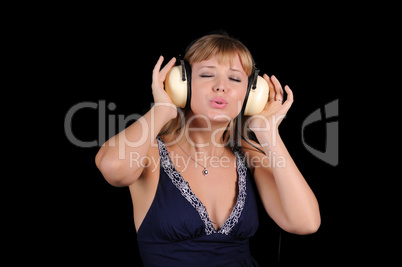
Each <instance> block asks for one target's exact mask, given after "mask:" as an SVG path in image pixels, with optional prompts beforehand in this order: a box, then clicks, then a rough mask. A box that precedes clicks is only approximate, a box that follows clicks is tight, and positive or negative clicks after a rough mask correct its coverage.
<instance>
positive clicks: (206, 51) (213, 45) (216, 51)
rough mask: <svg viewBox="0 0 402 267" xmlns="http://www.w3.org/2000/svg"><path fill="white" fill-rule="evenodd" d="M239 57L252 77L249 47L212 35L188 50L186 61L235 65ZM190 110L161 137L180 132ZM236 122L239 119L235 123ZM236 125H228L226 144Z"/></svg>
mask: <svg viewBox="0 0 402 267" xmlns="http://www.w3.org/2000/svg"><path fill="white" fill-rule="evenodd" d="M237 56H238V57H239V59H240V63H241V65H242V67H243V70H244V72H245V73H246V74H247V76H250V75H251V73H252V71H253V68H254V61H253V58H252V56H251V53H250V51H249V50H248V49H247V47H246V46H244V45H243V44H242V43H241V42H240V41H238V40H237V39H234V38H232V37H230V36H228V35H226V34H211V35H206V36H203V37H201V38H199V39H197V40H196V41H195V42H193V43H192V44H191V45H190V46H189V48H188V49H187V51H186V54H185V56H184V60H185V61H187V62H188V63H189V64H190V66H192V65H193V64H194V63H196V62H201V61H204V60H208V59H210V58H212V57H217V60H218V62H219V63H222V62H227V61H229V63H230V65H233V60H234V59H235V58H236V57H237ZM189 110H190V108H187V109H181V111H182V112H179V114H178V115H177V117H176V118H175V119H172V120H170V121H169V122H168V123H167V124H166V125H165V126H164V127H163V128H162V130H161V131H160V132H159V135H166V134H174V133H176V132H177V131H178V130H180V129H181V128H182V126H183V125H184V121H183V119H185V118H186V116H187V113H188V111H189ZM183 115H184V118H183ZM236 120H237V118H236V119H235V120H234V121H236ZM235 124H236V122H235V123H230V124H229V125H228V129H227V131H226V132H225V133H224V135H223V140H224V141H225V142H226V140H227V139H228V138H229V136H230V133H231V132H233V130H234V128H233V127H234V125H235ZM228 133H229V135H228ZM234 135H236V134H234ZM232 138H234V136H232Z"/></svg>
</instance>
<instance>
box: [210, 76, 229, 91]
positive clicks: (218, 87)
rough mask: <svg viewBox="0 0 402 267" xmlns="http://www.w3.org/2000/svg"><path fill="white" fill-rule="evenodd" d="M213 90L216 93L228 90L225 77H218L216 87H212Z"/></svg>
mask: <svg viewBox="0 0 402 267" xmlns="http://www.w3.org/2000/svg"><path fill="white" fill-rule="evenodd" d="M212 90H213V91H214V92H215V93H219V92H225V90H226V85H225V84H224V82H223V79H221V78H220V79H217V81H216V84H215V85H214V87H213V88H212Z"/></svg>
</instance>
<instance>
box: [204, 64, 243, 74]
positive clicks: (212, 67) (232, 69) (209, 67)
mask: <svg viewBox="0 0 402 267" xmlns="http://www.w3.org/2000/svg"><path fill="white" fill-rule="evenodd" d="M202 68H208V69H215V68H216V66H202V67H201V68H200V69H202ZM229 70H231V71H237V72H240V73H243V72H242V71H241V70H238V69H234V68H229Z"/></svg>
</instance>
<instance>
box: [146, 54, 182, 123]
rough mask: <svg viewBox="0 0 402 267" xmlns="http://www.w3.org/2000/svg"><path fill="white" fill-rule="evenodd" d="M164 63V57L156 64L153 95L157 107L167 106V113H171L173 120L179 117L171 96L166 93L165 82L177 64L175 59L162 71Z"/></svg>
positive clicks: (153, 76)
mask: <svg viewBox="0 0 402 267" xmlns="http://www.w3.org/2000/svg"><path fill="white" fill-rule="evenodd" d="M162 62H163V56H160V57H159V60H158V62H157V63H156V65H155V67H154V70H153V72H152V95H153V97H154V101H155V105H156V106H166V107H167V112H169V113H170V112H171V113H170V114H171V115H172V118H175V117H176V115H177V109H176V106H175V105H174V104H173V102H172V100H171V99H170V97H169V95H168V94H167V93H166V91H165V86H164V84H163V83H164V81H165V79H166V75H167V74H168V73H169V71H170V70H171V68H172V67H173V66H174V64H175V62H176V58H175V57H173V58H172V59H171V60H170V61H169V62H168V63H167V64H166V66H164V67H163V68H162V69H161V65H162Z"/></svg>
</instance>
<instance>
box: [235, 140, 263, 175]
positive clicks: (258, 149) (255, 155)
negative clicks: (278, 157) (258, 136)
mask: <svg viewBox="0 0 402 267" xmlns="http://www.w3.org/2000/svg"><path fill="white" fill-rule="evenodd" d="M240 146H241V149H242V151H243V153H244V155H245V157H246V161H247V164H248V166H249V168H250V170H251V172H252V173H254V169H255V164H254V163H255V161H256V160H258V161H261V160H262V159H263V158H264V157H265V154H264V153H263V152H262V150H263V148H262V146H261V145H260V144H259V143H258V142H256V141H253V140H249V139H247V141H245V140H243V139H242V140H241V143H240Z"/></svg>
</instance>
